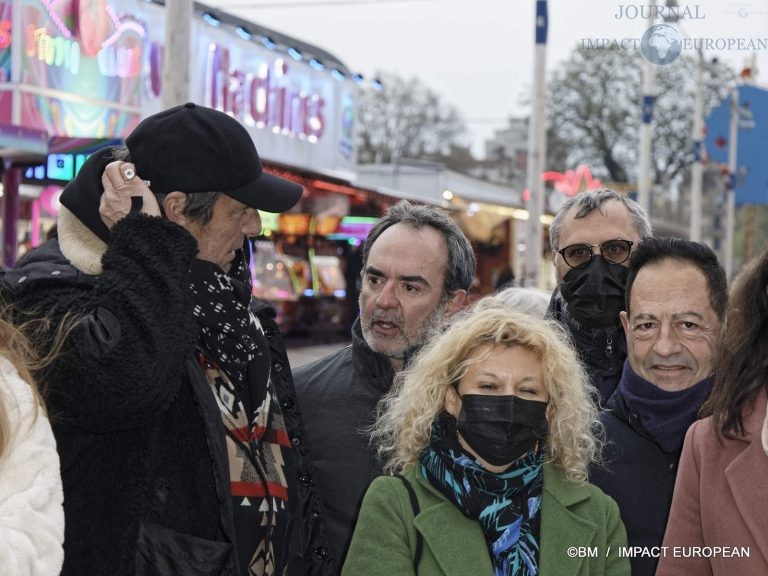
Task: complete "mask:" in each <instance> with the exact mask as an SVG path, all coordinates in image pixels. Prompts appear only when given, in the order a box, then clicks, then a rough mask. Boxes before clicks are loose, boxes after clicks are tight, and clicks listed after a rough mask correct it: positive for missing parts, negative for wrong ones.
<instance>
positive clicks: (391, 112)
mask: <svg viewBox="0 0 768 576" xmlns="http://www.w3.org/2000/svg"><path fill="white" fill-rule="evenodd" d="M379 78H380V79H381V82H382V84H383V88H382V89H381V90H379V91H374V90H369V91H366V92H364V93H362V94H361V97H360V99H359V101H358V126H357V137H358V159H359V161H360V163H370V162H383V163H389V162H393V161H396V160H397V159H398V158H427V157H435V156H443V155H445V156H449V155H451V152H452V146H454V145H456V144H457V140H458V138H459V137H460V136H461V135H463V134H464V132H465V131H466V128H465V125H464V121H463V120H462V119H461V116H460V114H459V112H458V110H456V108H454V107H452V106H450V105H447V104H445V103H443V102H442V101H441V99H440V96H439V95H438V94H437V93H435V92H434V91H432V90H431V89H430V88H428V87H426V86H425V85H424V84H422V83H421V82H420V81H419V80H417V79H416V78H411V79H410V80H405V79H403V78H401V77H399V76H396V75H394V74H386V73H382V74H379Z"/></svg>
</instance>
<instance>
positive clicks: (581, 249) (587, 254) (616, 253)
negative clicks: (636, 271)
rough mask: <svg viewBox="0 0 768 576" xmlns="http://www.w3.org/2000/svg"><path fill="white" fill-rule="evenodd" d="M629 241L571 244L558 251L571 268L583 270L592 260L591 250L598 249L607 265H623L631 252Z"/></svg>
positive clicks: (617, 240)
mask: <svg viewBox="0 0 768 576" xmlns="http://www.w3.org/2000/svg"><path fill="white" fill-rule="evenodd" d="M632 244H634V242H632V241H630V240H621V239H618V238H617V239H616V240H607V241H605V242H603V243H602V244H571V245H570V246H566V247H565V248H562V249H560V250H558V251H557V252H558V254H560V256H562V257H563V260H565V263H566V264H568V266H570V267H571V268H584V267H585V266H587V265H589V262H590V261H591V260H592V248H596V247H599V248H600V254H601V255H602V256H603V258H605V259H606V260H607V261H608V263H609V264H623V263H624V262H626V261H627V259H628V258H629V254H630V252H632Z"/></svg>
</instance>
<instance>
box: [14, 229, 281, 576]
mask: <svg viewBox="0 0 768 576" xmlns="http://www.w3.org/2000/svg"><path fill="white" fill-rule="evenodd" d="M196 253H197V243H196V242H195V240H194V238H193V237H192V236H191V235H190V234H189V233H188V232H187V231H186V230H184V229H183V228H181V227H180V226H177V225H175V224H173V223H170V222H168V221H164V220H161V219H159V218H152V217H148V216H145V215H143V214H130V215H128V216H126V217H125V218H124V219H123V220H121V221H120V222H118V223H117V224H115V225H114V227H113V228H112V232H111V238H110V242H109V244H108V245H107V247H106V252H105V253H104V256H103V259H102V261H101V262H102V271H101V273H99V274H98V275H89V274H84V273H82V272H80V271H79V270H78V269H77V268H75V267H74V266H73V265H72V264H71V263H70V262H69V261H68V260H67V259H66V258H65V257H64V256H63V255H62V253H61V251H60V249H59V244H58V241H55V240H54V241H51V242H49V243H46V244H45V245H43V246H42V247H40V248H39V249H38V250H36V251H33V252H32V253H30V254H29V255H28V257H27V258H25V259H24V261H23V262H22V264H21V266H20V267H19V268H18V269H16V270H13V271H10V272H8V273H7V274H6V277H5V281H6V283H7V284H8V286H10V288H11V294H12V296H13V299H14V302H15V304H16V306H17V307H18V309H19V310H21V311H23V312H24V313H31V315H32V316H33V317H37V318H42V317H45V318H47V319H50V320H51V324H50V326H51V327H52V328H55V327H56V326H57V325H59V324H60V323H61V322H62V321H64V324H65V325H73V324H72V321H73V319H74V320H75V321H76V322H75V323H74V327H73V328H72V330H71V332H70V333H69V335H68V336H67V339H66V341H65V345H64V348H63V353H62V354H61V355H60V356H59V357H58V358H57V359H56V360H55V362H54V363H53V364H52V365H51V367H50V368H49V369H47V370H46V371H45V372H43V373H42V374H41V375H40V381H41V382H42V384H43V386H44V388H45V394H46V405H47V409H48V412H49V415H50V417H51V421H52V425H53V430H54V433H55V436H56V440H57V444H58V449H59V453H60V457H61V466H62V479H63V483H64V494H65V505H64V506H65V516H66V533H65V544H64V548H65V561H64V568H63V572H62V575H64V576H68V575H73V576H74V575H77V576H79V575H82V574H93V575H101V574H110V575H112V576H122V575H125V576H128V575H134V574H142V575H165V574H173V575H174V576H179V575H185V576H186V575H190V576H192V575H205V576H214V575H216V576H218V575H226V576H235V575H239V574H241V573H243V571H244V570H245V567H244V566H241V567H239V566H238V560H237V555H236V554H235V553H234V551H233V547H234V544H233V542H234V541H235V540H234V522H233V514H232V499H231V488H230V472H229V461H228V456H227V449H226V445H225V428H224V425H223V421H222V417H221V412H220V410H219V408H218V406H217V404H216V400H215V398H214V395H213V394H212V392H211V388H210V385H209V383H208V381H207V379H206V377H205V375H204V373H203V371H202V370H201V368H200V365H199V363H198V360H197V354H196V353H195V345H196V342H197V326H196V323H195V321H194V317H193V314H192V306H193V301H192V294H191V290H189V276H188V271H189V268H190V264H191V262H192V259H193V258H194V257H195V255H196ZM256 308H257V310H256V311H257V312H258V316H259V319H260V320H261V322H262V326H263V327H264V331H265V335H266V336H267V338H268V339H269V342H270V349H271V350H270V351H271V353H272V354H273V358H272V371H271V372H272V373H273V375H280V374H284V375H285V374H288V378H275V379H274V380H275V381H276V383H275V389H276V390H277V391H278V394H279V393H280V391H281V390H282V391H283V393H285V390H286V389H288V388H290V376H289V373H290V370H289V368H288V363H287V358H285V350H284V348H283V347H282V344H281V342H280V341H279V334H277V333H276V332H275V333H272V334H271V335H270V332H269V331H270V330H271V329H272V328H274V326H273V324H274V315H273V314H272V315H271V317H270V313H269V311H268V310H267V309H266V307H264V306H263V305H262V304H261V303H257V305H256ZM270 323H271V324H270ZM52 333H53V331H52V330H51V331H48V336H47V340H48V341H47V342H43V343H42V344H41V346H42V347H43V349H45V347H46V346H47V345H49V344H50V337H51V334H52ZM262 385H263V383H262ZM288 397H289V396H288ZM276 413H277V414H278V415H279V410H277V412H276ZM282 452H283V453H282V454H281V456H280V458H279V460H280V461H284V462H285V465H286V471H285V473H286V474H289V473H290V474H291V475H292V471H291V469H290V463H291V450H290V449H288V450H283V451H282ZM276 522H277V524H278V526H279V527H278V528H277V529H275V531H274V533H273V534H274V538H275V540H277V539H280V541H282V542H284V541H285V539H286V538H287V534H286V532H287V510H286V508H285V507H284V506H283V507H282V510H280V509H278V510H277V516H276ZM256 529H258V528H256ZM278 547H279V545H277V544H276V548H278ZM278 554H282V555H285V554H286V547H285V546H284V545H282V547H281V548H279V550H278ZM284 563H285V558H282V559H278V560H277V565H278V566H282V565H284Z"/></svg>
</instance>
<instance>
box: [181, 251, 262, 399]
mask: <svg viewBox="0 0 768 576" xmlns="http://www.w3.org/2000/svg"><path fill="white" fill-rule="evenodd" d="M238 252H239V253H238V256H237V258H236V259H235V262H234V263H233V265H232V268H231V269H230V272H229V274H227V273H225V272H224V271H223V270H222V269H221V268H219V266H218V265H216V264H214V263H212V262H207V261H205V260H199V259H195V260H194V261H193V262H192V269H191V276H192V282H191V286H190V287H191V288H192V293H193V294H194V298H195V307H194V310H193V314H194V316H195V319H196V320H197V325H198V327H199V333H198V343H199V344H200V346H201V347H202V350H203V352H204V353H205V354H206V355H207V356H210V358H211V360H213V361H214V362H216V363H217V364H218V366H219V367H220V368H221V369H222V370H223V371H224V372H225V373H226V374H227V376H229V378H230V379H231V380H232V381H233V382H234V383H235V384H238V385H242V384H243V382H244V381H245V371H246V368H247V367H248V364H250V363H251V361H252V360H253V358H254V356H255V355H256V348H257V344H256V334H255V331H256V326H255V325H254V323H253V320H252V318H251V314H250V312H249V310H248V305H249V304H250V301H251V276H250V270H249V269H248V265H247V261H246V258H245V256H244V254H243V251H242V250H240V251H238Z"/></svg>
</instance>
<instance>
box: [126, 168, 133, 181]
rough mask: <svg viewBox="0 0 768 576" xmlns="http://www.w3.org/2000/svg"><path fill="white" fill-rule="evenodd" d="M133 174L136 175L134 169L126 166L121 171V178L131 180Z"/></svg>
mask: <svg viewBox="0 0 768 576" xmlns="http://www.w3.org/2000/svg"><path fill="white" fill-rule="evenodd" d="M134 176H136V171H135V170H134V169H133V168H126V169H125V171H124V172H123V178H124V179H125V180H131V179H133V177H134Z"/></svg>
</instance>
